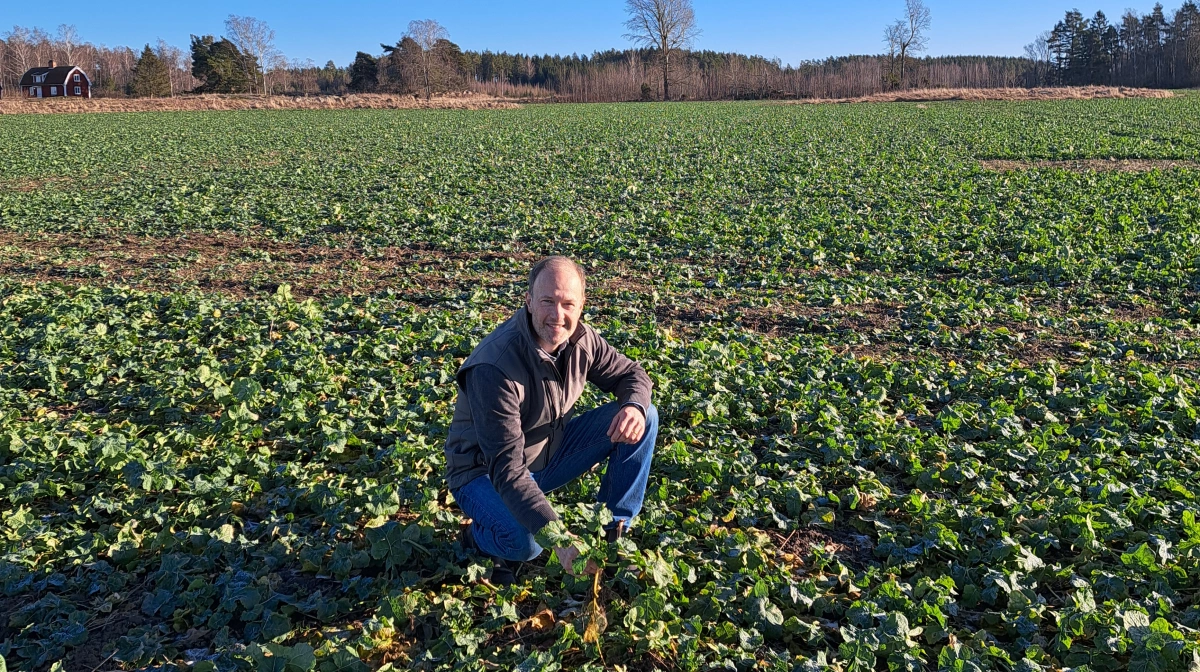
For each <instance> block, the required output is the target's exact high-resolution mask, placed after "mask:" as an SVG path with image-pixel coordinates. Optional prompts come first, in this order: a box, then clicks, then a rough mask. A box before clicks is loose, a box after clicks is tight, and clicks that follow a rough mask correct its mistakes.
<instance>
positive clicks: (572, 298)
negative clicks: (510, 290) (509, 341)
mask: <svg viewBox="0 0 1200 672" xmlns="http://www.w3.org/2000/svg"><path fill="white" fill-rule="evenodd" d="M525 303H526V306H527V307H528V308H529V315H530V317H531V318H532V320H533V331H534V333H535V334H537V339H538V346H539V347H541V348H542V349H543V350H545V351H546V352H554V351H555V350H557V349H558V348H559V346H561V345H562V344H563V343H566V342H567V339H568V338H570V337H571V334H573V333H574V332H575V327H576V326H578V325H579V316H580V314H582V313H583V283H582V282H580V281H579V275H578V274H577V273H575V271H574V270H573V269H570V268H561V267H557V266H552V267H550V268H547V269H545V270H543V271H542V273H541V274H540V275H538V277H537V281H536V282H534V284H533V288H532V290H531V291H530V292H529V294H528V295H526V298H525Z"/></svg>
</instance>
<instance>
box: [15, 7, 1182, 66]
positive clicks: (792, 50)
mask: <svg viewBox="0 0 1200 672" xmlns="http://www.w3.org/2000/svg"><path fill="white" fill-rule="evenodd" d="M693 2H694V7H695V10H696V22H697V24H698V25H699V26H700V28H701V30H702V31H703V34H702V35H701V36H700V38H699V40H697V42H696V45H695V46H696V47H697V48H702V49H713V50H718V51H738V52H742V53H754V54H760V55H763V56H766V57H768V58H775V57H778V58H779V59H780V60H782V61H783V62H784V63H792V64H795V63H798V62H800V61H802V60H806V59H817V58H824V57H826V56H837V55H845V54H862V53H879V52H880V51H882V40H881V36H882V33H883V27H884V26H885V25H886V24H887V23H889V22H890V21H891V20H894V19H895V18H897V17H899V16H900V14H901V12H902V10H903V8H904V0H841V1H836V0H835V1H834V2H828V1H826V2H802V1H799V0H741V1H739V2H729V1H725V2H717V1H715V0H693ZM5 4H6V5H7V7H6V8H5V9H4V10H3V12H0V32H3V31H6V30H8V28H9V27H10V26H12V25H21V26H26V27H34V26H38V27H41V28H43V29H45V30H47V31H49V32H51V33H53V32H54V30H55V28H57V25H58V24H59V23H62V19H61V18H59V17H70V22H71V23H74V24H75V26H76V27H77V28H78V29H79V33H80V35H81V37H83V39H85V40H87V41H89V42H93V43H97V44H106V45H109V46H115V45H129V46H134V47H139V46H141V45H143V44H145V43H147V42H149V43H154V42H155V41H156V40H157V39H158V38H162V39H164V40H166V41H167V42H169V43H171V44H175V45H177V46H181V47H186V46H187V43H188V36H189V34H192V33H196V34H204V33H211V34H220V32H221V30H222V23H223V21H224V19H225V17H226V16H228V15H229V14H239V15H243V16H253V17H256V18H258V19H261V20H263V21H266V22H267V23H269V24H270V25H271V27H272V28H274V29H275V32H276V45H277V46H278V47H279V48H280V50H282V51H283V53H284V55H286V56H287V57H288V58H290V59H299V60H303V59H306V58H311V59H312V60H313V61H315V62H316V63H318V64H324V63H325V62H326V61H328V60H331V59H332V60H333V61H334V62H336V63H338V64H343V65H344V64H347V63H349V62H350V61H351V60H353V58H354V53H355V52H356V51H358V50H360V49H361V50H363V51H368V52H371V53H378V52H379V51H380V49H379V43H380V42H388V43H394V42H395V41H396V40H398V39H399V38H400V35H401V34H403V33H404V29H405V26H406V25H407V24H408V22H409V20H411V19H426V18H431V19H436V20H438V21H439V22H441V24H442V25H444V26H446V28H447V29H448V30H449V31H450V39H452V40H453V41H455V42H456V43H458V44H459V46H461V47H462V48H464V49H474V50H482V49H491V50H493V51H502V50H507V51H510V52H515V51H519V52H523V53H539V54H543V53H560V54H565V53H571V52H576V53H581V54H582V53H591V52H593V51H596V50H599V49H607V48H610V47H617V48H623V47H625V46H628V42H627V41H626V40H624V39H623V38H622V37H621V35H622V34H623V33H624V32H625V31H624V28H623V26H622V23H623V22H624V20H625V11H624V7H625V3H624V1H623V0H605V1H604V2H575V3H572V2H561V1H557V2H551V1H549V0H520V1H518V2H482V1H479V0H458V1H454V0H451V1H443V2H424V1H417V0H398V1H397V0H393V1H391V2H387V1H379V0H372V1H368V0H343V1H342V2H338V3H328V2H315V1H313V0H289V1H283V0H252V1H246V2H227V1H226V0H210V1H209V2H204V3H199V4H196V3H174V2H162V1H161V0H158V1H156V2H147V1H146V0H128V1H124V2H121V3H116V2H103V3H98V2H94V1H91V2H83V1H80V0H62V1H61V2H57V3H55V4H54V11H46V7H45V6H43V5H40V4H39V3H30V2H12V3H7V2H6V3H5ZM926 4H927V6H928V7H929V8H930V10H931V11H932V13H933V28H932V30H931V32H930V43H929V51H928V53H929V54H932V55H945V54H989V55H1007V56H1019V55H1021V53H1022V51H1023V47H1024V45H1025V44H1026V43H1028V42H1030V41H1031V40H1032V39H1033V37H1034V36H1035V35H1036V34H1037V33H1039V32H1041V31H1043V30H1047V29H1049V28H1051V27H1053V25H1054V23H1055V22H1056V21H1058V20H1059V19H1061V18H1062V16H1063V14H1064V13H1065V12H1066V11H1067V10H1068V9H1072V8H1073V7H1078V8H1079V9H1080V10H1081V11H1082V12H1083V13H1084V15H1085V16H1091V15H1092V14H1094V13H1095V11H1096V10H1097V9H1099V10H1103V11H1104V12H1105V14H1107V15H1108V17H1109V20H1110V21H1115V20H1117V19H1119V17H1120V15H1121V14H1122V13H1123V12H1124V10H1125V9H1126V8H1127V7H1132V8H1133V9H1134V10H1136V11H1138V12H1139V13H1144V12H1147V11H1149V9H1150V8H1151V7H1152V6H1153V2H1150V1H1148V0H1147V1H1143V2H1129V1H1128V0H1126V1H1125V2H1120V3H1114V2H1107V1H1102V2H1097V3H1094V4H1083V5H1081V4H1079V3H1078V2H1075V1H1074V0H1063V2H1062V3H1061V4H1060V3H1059V2H1055V1H1053V0H1051V1H1050V2H1046V1H1045V0H1015V1H1012V2H971V1H951V0H926ZM1164 5H1165V6H1166V8H1167V9H1168V10H1169V11H1173V10H1174V9H1175V8H1176V7H1177V6H1178V5H1179V2H1171V1H1170V0H1167V1H1166V2H1164ZM49 17H54V18H49Z"/></svg>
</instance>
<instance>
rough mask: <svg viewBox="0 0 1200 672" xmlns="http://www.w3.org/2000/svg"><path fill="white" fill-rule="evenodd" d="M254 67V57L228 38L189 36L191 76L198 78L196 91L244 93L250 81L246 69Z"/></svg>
mask: <svg viewBox="0 0 1200 672" xmlns="http://www.w3.org/2000/svg"><path fill="white" fill-rule="evenodd" d="M257 68H258V60H257V59H255V58H254V57H253V56H246V55H244V54H242V52H241V51H239V50H238V48H237V47H236V46H234V44H233V43H232V42H230V41H229V40H225V39H221V40H214V39H213V36H212V35H205V36H203V37H197V36H195V35H193V36H192V76H193V77H195V78H196V79H198V80H200V81H201V82H202V83H201V84H200V86H198V87H196V92H197V93H247V92H249V91H250V87H251V84H252V82H251V81H250V78H249V76H248V75H247V74H246V71H247V69H249V70H250V72H257V71H258V70H257Z"/></svg>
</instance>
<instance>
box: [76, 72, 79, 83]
mask: <svg viewBox="0 0 1200 672" xmlns="http://www.w3.org/2000/svg"><path fill="white" fill-rule="evenodd" d="M75 81H76V82H78V81H79V73H78V72H77V73H75Z"/></svg>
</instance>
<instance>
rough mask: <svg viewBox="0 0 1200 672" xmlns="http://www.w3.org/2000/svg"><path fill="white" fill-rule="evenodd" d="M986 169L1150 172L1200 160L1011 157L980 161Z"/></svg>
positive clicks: (1198, 164) (1199, 163) (1194, 164)
mask: <svg viewBox="0 0 1200 672" xmlns="http://www.w3.org/2000/svg"><path fill="white" fill-rule="evenodd" d="M979 165H980V167H982V168H983V169H984V170H991V171H996V172H1001V173H1007V172H1015V171H1022V170H1030V169H1033V168H1058V169H1061V170H1069V171H1073V172H1077V173H1086V172H1089V171H1094V172H1121V173H1148V172H1150V171H1152V170H1171V169H1174V168H1188V169H1192V170H1196V169H1200V161H1184V160H1180V159H1070V160H1065V161H1051V160H1038V161H1014V160H1010V159H984V160H981V161H980V162H979Z"/></svg>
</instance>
